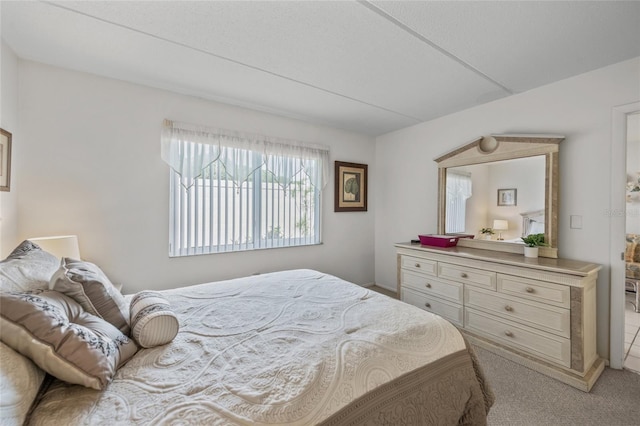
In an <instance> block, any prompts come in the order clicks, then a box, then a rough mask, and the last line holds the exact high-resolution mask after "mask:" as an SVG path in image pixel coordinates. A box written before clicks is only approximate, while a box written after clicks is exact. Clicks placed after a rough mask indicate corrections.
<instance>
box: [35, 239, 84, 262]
mask: <svg viewBox="0 0 640 426" xmlns="http://www.w3.org/2000/svg"><path fill="white" fill-rule="evenodd" d="M28 240H29V241H31V242H32V243H35V244H37V245H38V246H40V248H41V249H42V250H44V251H46V252H48V253H51V254H52V255H54V256H55V257H57V258H58V259H62V258H63V257H70V258H72V259H76V260H80V248H79V246H78V236H77V235H60V236H55V237H36V238H28Z"/></svg>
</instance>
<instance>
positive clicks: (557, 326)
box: [464, 288, 571, 338]
mask: <svg viewBox="0 0 640 426" xmlns="http://www.w3.org/2000/svg"><path fill="white" fill-rule="evenodd" d="M464 303H465V306H468V307H472V308H476V309H478V310H481V311H487V312H489V313H490V315H498V316H500V317H502V318H504V319H508V320H512V321H516V322H518V323H521V324H523V325H526V326H529V327H534V328H537V329H539V330H541V331H546V332H549V333H553V334H557V335H558V336H562V337H567V338H569V337H571V315H570V311H569V310H568V309H563V308H558V307H555V306H548V305H543V304H541V303H536V302H531V301H527V300H524V299H518V298H516V297H511V296H503V295H500V294H499V293H494V292H488V291H482V290H477V289H472V288H466V289H465V290H464Z"/></svg>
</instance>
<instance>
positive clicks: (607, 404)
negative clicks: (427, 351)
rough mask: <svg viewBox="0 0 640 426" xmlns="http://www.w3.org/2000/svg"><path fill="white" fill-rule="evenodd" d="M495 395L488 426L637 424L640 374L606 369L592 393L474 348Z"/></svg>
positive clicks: (639, 403) (636, 425) (639, 414)
mask: <svg viewBox="0 0 640 426" xmlns="http://www.w3.org/2000/svg"><path fill="white" fill-rule="evenodd" d="M474 349H475V351H476V354H477V355H478V358H479V359H480V364H481V365H482V368H483V370H484V372H485V375H486V376H487V380H488V381H489V384H490V385H491V387H492V389H493V392H494V393H495V395H496V402H495V404H494V406H493V407H492V408H491V412H490V413H489V425H490V426H502V425H505V426H507V425H508V426H518V425H526V426H537V425H541V426H542V425H544V426H552V425H562V426H571V425H576V426H586V425H594V426H595V425H597V426H605V425H606V426H638V425H640V375H638V374H634V373H632V372H629V371H623V370H612V369H610V368H605V370H604V372H603V373H602V376H600V379H598V381H597V382H596V384H595V385H594V387H593V389H591V392H590V393H586V392H582V391H579V390H577V389H575V388H572V387H571V386H568V385H565V384H564V383H561V382H559V381H557V380H555V379H552V378H550V377H547V376H544V375H542V374H540V373H537V372H535V371H533V370H530V369H528V368H526V367H523V366H521V365H519V364H516V363H514V362H512V361H509V360H508V359H505V358H502V357H500V356H498V355H495V354H493V353H491V352H489V351H487V350H485V349H482V348H479V347H477V346H475V347H474Z"/></svg>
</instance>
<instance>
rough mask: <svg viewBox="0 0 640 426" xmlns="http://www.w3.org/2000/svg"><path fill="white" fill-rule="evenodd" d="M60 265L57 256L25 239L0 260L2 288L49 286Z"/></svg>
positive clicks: (18, 289) (0, 285) (19, 288)
mask: <svg viewBox="0 0 640 426" xmlns="http://www.w3.org/2000/svg"><path fill="white" fill-rule="evenodd" d="M58 266H60V260H58V258H57V257H55V256H54V255H52V254H51V253H48V252H46V251H44V250H42V249H41V248H40V246H38V245H37V244H34V243H32V242H31V241H28V240H25V241H23V242H22V243H20V245H19V246H18V247H16V248H15V249H14V250H13V251H12V252H11V254H10V255H9V256H7V258H6V259H5V260H3V261H2V262H0V290H2V291H28V290H34V289H38V288H40V289H44V288H47V287H48V286H49V280H50V279H51V275H53V273H54V272H55V271H56V269H58Z"/></svg>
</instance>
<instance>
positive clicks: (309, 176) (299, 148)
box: [163, 121, 328, 256]
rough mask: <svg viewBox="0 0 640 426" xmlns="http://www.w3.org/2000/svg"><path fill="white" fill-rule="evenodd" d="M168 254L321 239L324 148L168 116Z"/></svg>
mask: <svg viewBox="0 0 640 426" xmlns="http://www.w3.org/2000/svg"><path fill="white" fill-rule="evenodd" d="M163 159H164V160H165V161H167V162H168V163H169V164H170V165H171V168H172V170H171V172H170V173H171V183H170V230H169V255H170V256H188V255H195V254H206V253H218V252H229V251H241V250H254V249H260V248H272V247H290V246H302V245H312V244H320V243H321V241H322V239H321V232H320V230H321V228H320V217H321V213H320V212H321V208H320V207H321V195H322V194H321V193H322V188H323V186H324V182H325V178H326V176H327V172H328V170H327V168H328V150H327V149H326V148H323V147H314V146H310V145H305V144H301V143H299V142H296V141H290V140H277V139H274V138H269V137H264V136H258V135H244V134H239V133H237V132H231V131H225V130H220V129H203V128H197V127H195V126H192V125H187V124H184V123H176V122H171V121H165V126H164V130H163Z"/></svg>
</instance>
